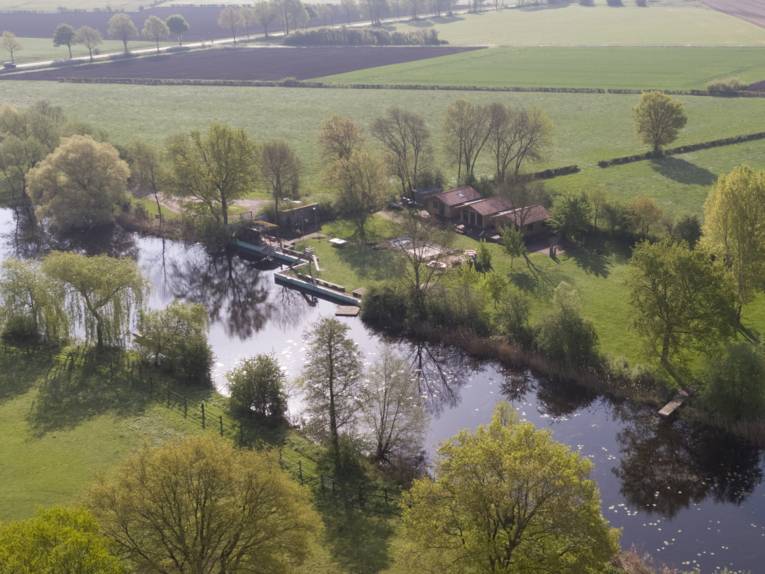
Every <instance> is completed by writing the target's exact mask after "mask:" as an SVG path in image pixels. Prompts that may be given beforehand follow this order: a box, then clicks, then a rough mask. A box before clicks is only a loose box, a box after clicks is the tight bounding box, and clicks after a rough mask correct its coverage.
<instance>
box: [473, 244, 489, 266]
mask: <svg viewBox="0 0 765 574" xmlns="http://www.w3.org/2000/svg"><path fill="white" fill-rule="evenodd" d="M475 269H476V271H478V272H479V273H488V272H489V271H491V270H492V266H491V251H489V248H488V247H487V245H486V242H485V241H481V243H479V244H478V250H477V251H476V255H475Z"/></svg>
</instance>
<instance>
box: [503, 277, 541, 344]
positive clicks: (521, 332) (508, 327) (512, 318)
mask: <svg viewBox="0 0 765 574" xmlns="http://www.w3.org/2000/svg"><path fill="white" fill-rule="evenodd" d="M500 312H501V325H502V326H501V328H502V331H503V333H504V335H505V336H506V337H507V339H508V340H509V341H510V342H511V343H515V344H516V345H520V346H521V347H524V348H528V347H530V346H531V345H532V343H533V341H534V333H533V331H532V329H531V325H530V324H529V316H530V314H531V305H530V303H529V298H528V297H527V296H526V295H524V294H523V293H521V291H519V290H518V289H516V288H513V287H511V288H509V289H508V290H507V292H506V293H505V295H504V301H503V302H502V308H501V311H500Z"/></svg>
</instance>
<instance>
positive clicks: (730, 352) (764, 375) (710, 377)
mask: <svg viewBox="0 0 765 574" xmlns="http://www.w3.org/2000/svg"><path fill="white" fill-rule="evenodd" d="M704 379H705V381H704V382H705V389H704V401H705V403H706V405H707V408H708V409H709V410H710V411H711V412H714V413H719V414H721V415H722V416H723V417H725V418H726V419H728V420H729V421H733V422H736V421H756V420H759V419H760V418H761V417H762V416H763V414H765V358H764V357H763V355H762V351H761V350H760V349H758V348H756V347H754V346H753V345H751V344H749V343H734V344H732V345H730V346H729V347H728V348H727V349H726V350H725V352H724V353H723V354H722V356H721V355H720V354H718V353H714V354H713V355H707V366H706V369H705V376H704Z"/></svg>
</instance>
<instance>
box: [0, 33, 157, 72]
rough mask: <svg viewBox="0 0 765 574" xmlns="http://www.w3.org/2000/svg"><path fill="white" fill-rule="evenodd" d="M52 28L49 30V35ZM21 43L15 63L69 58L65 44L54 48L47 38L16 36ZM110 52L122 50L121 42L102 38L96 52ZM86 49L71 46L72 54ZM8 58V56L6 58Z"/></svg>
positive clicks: (137, 46) (138, 46) (84, 53)
mask: <svg viewBox="0 0 765 574" xmlns="http://www.w3.org/2000/svg"><path fill="white" fill-rule="evenodd" d="M52 36H53V30H51V37H52ZM18 40H19V42H20V43H21V50H19V51H18V52H17V53H16V63H17V64H23V63H25V62H37V61H45V60H65V59H67V58H69V50H68V49H67V48H66V46H60V47H58V48H56V47H55V46H54V45H53V40H49V39H47V38H18ZM154 45H155V44H154V42H143V41H136V42H130V43H129V44H128V47H129V48H131V49H133V50H139V49H144V48H153V47H154ZM111 52H122V42H120V41H118V40H104V42H103V44H101V45H100V46H99V47H98V53H100V54H107V53H111ZM87 55H88V50H87V48H85V47H84V46H82V45H80V44H75V45H73V46H72V56H74V57H75V58H76V57H77V56H87ZM2 58H7V53H5V52H4V53H3V55H2ZM7 59H9V58H7Z"/></svg>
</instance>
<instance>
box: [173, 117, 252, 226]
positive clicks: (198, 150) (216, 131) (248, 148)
mask: <svg viewBox="0 0 765 574" xmlns="http://www.w3.org/2000/svg"><path fill="white" fill-rule="evenodd" d="M168 156H169V158H170V164H171V169H172V173H171V176H170V184H171V189H172V190H173V192H174V193H175V194H176V195H178V196H179V197H191V198H193V199H194V200H196V201H197V202H198V203H199V204H200V205H201V206H202V208H203V209H205V210H206V211H207V213H208V214H209V215H210V216H212V217H213V219H214V220H215V221H216V223H218V224H223V225H228V210H229V207H230V205H231V202H232V201H233V200H235V199H237V198H239V197H242V196H244V195H245V194H247V193H248V192H249V191H250V190H252V188H253V186H254V182H255V172H256V170H255V166H256V159H257V150H256V147H255V144H254V143H253V142H252V141H251V140H250V138H249V137H248V136H247V134H246V133H245V132H244V130H241V129H235V128H231V127H229V126H226V125H222V124H213V125H212V126H210V128H209V129H208V130H207V132H206V133H204V134H203V133H200V132H198V131H193V132H191V133H190V134H189V135H187V136H180V137H174V138H172V139H171V140H170V143H169V145H168Z"/></svg>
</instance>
